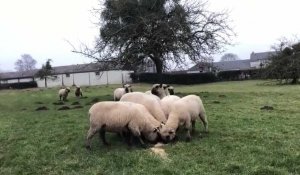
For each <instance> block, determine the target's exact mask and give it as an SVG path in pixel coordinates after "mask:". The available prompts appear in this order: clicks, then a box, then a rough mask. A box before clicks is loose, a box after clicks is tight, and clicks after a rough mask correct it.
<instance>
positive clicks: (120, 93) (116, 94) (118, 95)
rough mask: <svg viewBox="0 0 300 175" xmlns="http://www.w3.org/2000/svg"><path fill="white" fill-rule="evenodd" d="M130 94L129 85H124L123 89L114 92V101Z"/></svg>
mask: <svg viewBox="0 0 300 175" xmlns="http://www.w3.org/2000/svg"><path fill="white" fill-rule="evenodd" d="M129 92H132V88H131V85H129V84H124V85H123V88H117V89H115V91H114V101H119V100H120V99H121V97H122V96H123V95H124V94H126V93H129Z"/></svg>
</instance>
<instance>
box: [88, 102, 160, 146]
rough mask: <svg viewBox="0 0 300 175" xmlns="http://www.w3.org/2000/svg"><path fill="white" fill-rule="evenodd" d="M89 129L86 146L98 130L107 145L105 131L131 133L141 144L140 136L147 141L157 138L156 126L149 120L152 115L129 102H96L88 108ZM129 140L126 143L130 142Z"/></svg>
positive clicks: (138, 105) (142, 107)
mask: <svg viewBox="0 0 300 175" xmlns="http://www.w3.org/2000/svg"><path fill="white" fill-rule="evenodd" d="M89 117H90V129H89V131H88V134H87V140H86V148H87V149H90V148H91V139H92V137H93V136H94V135H95V134H96V132H99V135H100V138H101V139H102V141H103V144H105V145H108V143H107V141H106V139H105V132H115V133H123V132H126V133H128V134H129V135H131V134H133V135H134V136H136V137H138V138H139V141H140V142H141V144H142V145H144V142H143V140H142V138H141V137H142V136H144V137H145V138H146V139H147V140H149V141H155V140H156V139H157V136H158V135H157V133H158V126H156V125H154V124H153V123H151V122H150V120H149V118H151V117H153V116H151V114H150V113H149V112H148V110H147V109H146V108H145V107H144V106H143V105H140V104H136V103H131V102H108V101H106V102H98V103H96V104H94V105H93V106H92V107H91V108H90V109H89ZM130 140H131V139H130ZM130 140H129V142H128V144H130Z"/></svg>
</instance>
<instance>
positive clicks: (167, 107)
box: [160, 95, 180, 119]
mask: <svg viewBox="0 0 300 175" xmlns="http://www.w3.org/2000/svg"><path fill="white" fill-rule="evenodd" d="M179 99H180V97H178V96H176V95H169V96H165V97H164V98H163V99H161V100H160V105H161V108H162V110H163V111H164V113H165V116H166V118H167V119H168V117H169V113H170V111H171V108H172V106H173V103H174V102H175V101H177V100H179Z"/></svg>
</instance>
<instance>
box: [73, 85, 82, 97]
mask: <svg viewBox="0 0 300 175" xmlns="http://www.w3.org/2000/svg"><path fill="white" fill-rule="evenodd" d="M75 96H76V97H79V96H80V97H82V90H81V88H80V86H76V89H75Z"/></svg>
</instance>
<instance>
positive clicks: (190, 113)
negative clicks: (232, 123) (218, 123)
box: [160, 95, 208, 141]
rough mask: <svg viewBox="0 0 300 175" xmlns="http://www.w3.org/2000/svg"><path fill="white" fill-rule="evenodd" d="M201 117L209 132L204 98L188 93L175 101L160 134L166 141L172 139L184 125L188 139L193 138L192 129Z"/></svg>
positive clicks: (193, 129)
mask: <svg viewBox="0 0 300 175" xmlns="http://www.w3.org/2000/svg"><path fill="white" fill-rule="evenodd" d="M197 117H199V118H200V119H201V121H202V123H203V125H204V128H205V131H206V132H208V122H207V117H206V114H205V109H204V106H203V103H202V100H201V99H200V97H199V96H196V95H188V96H185V97H183V98H181V99H179V100H177V101H175V102H174V103H173V106H172V109H171V112H170V114H169V118H168V121H167V123H166V125H164V126H162V128H161V131H160V136H161V138H162V139H163V140H165V141H171V140H173V139H174V138H175V136H176V130H177V129H178V127H179V126H181V125H184V128H185V130H186V131H187V133H186V140H187V141H189V140H190V139H191V135H190V130H192V132H194V131H195V122H196V118H197Z"/></svg>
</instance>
